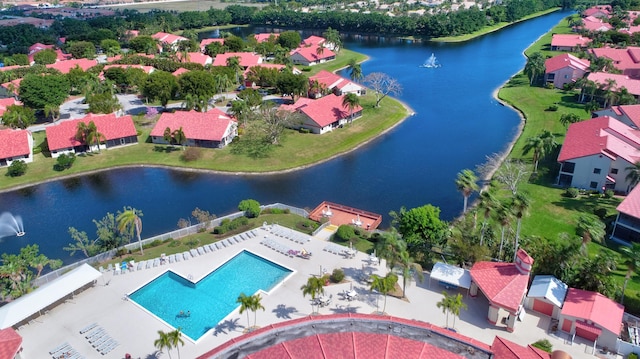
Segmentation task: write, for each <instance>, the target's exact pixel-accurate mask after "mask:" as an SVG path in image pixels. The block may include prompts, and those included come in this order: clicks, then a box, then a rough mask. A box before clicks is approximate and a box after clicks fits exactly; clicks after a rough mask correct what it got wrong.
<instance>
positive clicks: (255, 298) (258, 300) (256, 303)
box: [251, 294, 264, 328]
mask: <svg viewBox="0 0 640 359" xmlns="http://www.w3.org/2000/svg"><path fill="white" fill-rule="evenodd" d="M251 298H252V300H251V311H252V312H253V327H254V328H255V327H256V325H257V324H258V309H262V311H264V306H263V305H262V297H261V296H260V294H254V295H252V296H251Z"/></svg>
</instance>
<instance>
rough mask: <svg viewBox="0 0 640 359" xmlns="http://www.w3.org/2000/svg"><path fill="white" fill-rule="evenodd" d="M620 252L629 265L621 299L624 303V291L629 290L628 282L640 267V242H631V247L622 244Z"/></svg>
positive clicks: (621, 302)
mask: <svg viewBox="0 0 640 359" xmlns="http://www.w3.org/2000/svg"><path fill="white" fill-rule="evenodd" d="M620 253H621V254H622V259H623V260H624V264H625V265H626V266H627V274H626V275H625V277H624V284H623V285H622V297H621V299H620V304H624V293H625V291H626V290H627V283H628V282H629V279H631V276H632V275H633V273H635V272H636V271H637V270H638V268H640V243H637V242H634V243H631V246H630V247H627V246H621V247H620Z"/></svg>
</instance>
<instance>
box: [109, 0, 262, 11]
mask: <svg viewBox="0 0 640 359" xmlns="http://www.w3.org/2000/svg"><path fill="white" fill-rule="evenodd" d="M235 4H239V5H242V6H253V7H264V6H266V5H267V4H266V3H260V4H258V3H248V2H247V3H245V2H241V3H233V2H221V1H216V0H197V1H193V0H185V1H158V2H144V3H131V4H121V5H113V6H105V7H106V8H108V9H112V10H123V9H129V10H138V11H140V12H148V11H151V10H165V11H177V12H184V11H207V10H209V9H210V8H214V9H224V8H226V7H227V6H229V5H235Z"/></svg>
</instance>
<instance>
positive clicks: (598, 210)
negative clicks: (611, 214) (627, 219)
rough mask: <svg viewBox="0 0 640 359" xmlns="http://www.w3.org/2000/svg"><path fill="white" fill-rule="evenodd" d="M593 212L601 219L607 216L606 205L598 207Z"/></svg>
mask: <svg viewBox="0 0 640 359" xmlns="http://www.w3.org/2000/svg"><path fill="white" fill-rule="evenodd" d="M593 214H595V215H596V216H598V217H599V218H600V219H605V218H607V209H606V208H604V207H598V208H595V209H594V210H593Z"/></svg>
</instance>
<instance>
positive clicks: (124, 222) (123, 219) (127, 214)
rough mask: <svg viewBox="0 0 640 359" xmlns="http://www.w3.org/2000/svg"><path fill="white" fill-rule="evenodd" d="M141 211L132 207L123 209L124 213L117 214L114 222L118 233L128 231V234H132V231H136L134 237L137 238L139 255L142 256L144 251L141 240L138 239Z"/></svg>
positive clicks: (140, 226) (140, 230) (140, 228)
mask: <svg viewBox="0 0 640 359" xmlns="http://www.w3.org/2000/svg"><path fill="white" fill-rule="evenodd" d="M140 217H142V211H141V210H139V209H135V208H132V207H125V208H124V211H123V212H121V213H119V214H118V216H117V217H116V221H117V222H118V230H119V231H120V232H125V231H129V233H132V234H133V229H134V228H135V230H136V235H137V236H138V243H139V244H140V254H141V255H144V250H143V249H142V239H141V238H140V233H141V232H142V219H140Z"/></svg>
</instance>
